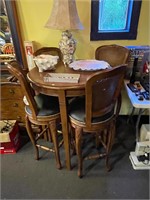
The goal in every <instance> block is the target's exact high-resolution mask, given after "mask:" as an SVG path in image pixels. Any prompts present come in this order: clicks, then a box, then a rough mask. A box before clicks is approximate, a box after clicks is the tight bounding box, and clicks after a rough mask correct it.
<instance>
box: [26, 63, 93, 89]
mask: <svg viewBox="0 0 150 200" xmlns="http://www.w3.org/2000/svg"><path fill="white" fill-rule="evenodd" d="M48 73H64V74H65V73H69V74H80V78H79V81H78V83H67V82H49V81H44V77H45V76H46V75H47V74H48ZM93 73H95V71H81V70H74V69H71V68H69V67H68V66H65V65H64V64H63V63H62V62H59V63H58V64H57V65H56V69H55V70H51V71H50V70H49V71H45V72H39V70H38V67H35V68H33V69H31V70H30V71H29V72H28V75H27V76H28V79H29V80H30V82H31V83H33V84H34V85H36V86H38V87H44V88H47V89H55V90H57V89H58V90H59V89H60V90H61V89H62V90H65V89H73V88H74V89H75V88H76V89H77V88H78V89H79V88H85V83H86V81H87V79H88V78H89V77H90V75H92V74H93Z"/></svg>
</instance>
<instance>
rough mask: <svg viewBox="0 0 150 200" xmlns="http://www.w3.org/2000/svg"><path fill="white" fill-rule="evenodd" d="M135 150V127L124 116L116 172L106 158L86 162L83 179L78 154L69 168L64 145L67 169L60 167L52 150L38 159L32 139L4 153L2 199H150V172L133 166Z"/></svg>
mask: <svg viewBox="0 0 150 200" xmlns="http://www.w3.org/2000/svg"><path fill="white" fill-rule="evenodd" d="M90 148H93V146H91V147H90ZM134 149H135V130H134V126H131V125H129V124H127V123H126V118H122V117H120V118H119V120H118V122H117V135H116V141H115V144H114V146H113V151H112V154H111V159H110V162H111V164H112V166H113V169H112V171H110V172H106V170H105V166H104V160H103V159H98V160H96V161H94V160H89V161H84V177H83V178H82V179H79V178H78V177H77V162H76V161H77V160H76V156H74V157H72V166H73V169H72V170H71V171H68V170H67V169H66V168H65V161H64V150H63V147H61V161H62V165H63V168H62V169H61V170H58V169H56V167H55V159H54V155H53V154H51V153H45V152H43V151H42V152H41V156H42V158H41V159H40V160H39V161H36V160H34V151H33V148H32V144H31V142H30V141H29V142H27V143H26V144H25V145H24V146H22V148H21V149H20V150H19V151H18V152H17V153H16V154H9V155H1V199H149V197H150V196H149V171H148V170H134V169H133V167H132V165H131V162H130V160H129V154H130V151H132V150H134Z"/></svg>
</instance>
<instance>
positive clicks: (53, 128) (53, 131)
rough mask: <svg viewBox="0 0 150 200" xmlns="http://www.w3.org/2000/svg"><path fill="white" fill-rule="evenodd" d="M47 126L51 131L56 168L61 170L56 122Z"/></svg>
mask: <svg viewBox="0 0 150 200" xmlns="http://www.w3.org/2000/svg"><path fill="white" fill-rule="evenodd" d="M49 125H50V131H51V135H52V140H53V144H54V149H55V157H56V166H57V168H58V169H61V162H60V155H59V143H58V135H57V128H56V122H55V121H53V122H50V124H49Z"/></svg>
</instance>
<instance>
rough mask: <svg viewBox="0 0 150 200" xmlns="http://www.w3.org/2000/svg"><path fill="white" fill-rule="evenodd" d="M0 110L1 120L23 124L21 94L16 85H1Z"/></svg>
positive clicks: (13, 83)
mask: <svg viewBox="0 0 150 200" xmlns="http://www.w3.org/2000/svg"><path fill="white" fill-rule="evenodd" d="M0 108H1V117H0V118H1V120H5V119H6V120H11V119H15V120H17V121H18V122H23V123H24V122H25V111H24V102H23V93H22V90H21V86H20V85H19V84H18V83H16V82H4V83H3V82H2V83H1V97H0Z"/></svg>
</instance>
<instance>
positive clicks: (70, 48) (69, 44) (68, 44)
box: [59, 30, 76, 65]
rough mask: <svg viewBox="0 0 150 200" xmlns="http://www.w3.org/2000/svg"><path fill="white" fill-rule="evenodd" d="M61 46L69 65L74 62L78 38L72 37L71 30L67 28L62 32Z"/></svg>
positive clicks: (66, 63) (64, 60) (65, 61)
mask: <svg viewBox="0 0 150 200" xmlns="http://www.w3.org/2000/svg"><path fill="white" fill-rule="evenodd" d="M59 48H60V50H61V53H62V55H63V62H64V64H65V65H69V64H70V63H72V62H73V61H74V52H75V50H76V40H75V39H74V38H73V37H72V34H71V32H70V31H68V30H66V31H63V32H62V38H61V40H60V42H59Z"/></svg>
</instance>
